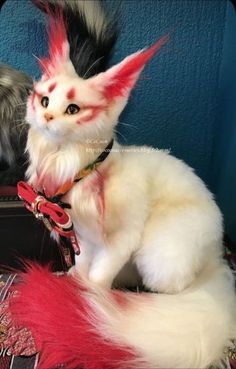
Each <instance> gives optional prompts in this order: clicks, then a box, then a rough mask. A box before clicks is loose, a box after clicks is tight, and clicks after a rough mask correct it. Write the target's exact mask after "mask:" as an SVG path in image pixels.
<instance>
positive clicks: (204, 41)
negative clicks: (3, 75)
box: [0, 0, 236, 233]
mask: <svg viewBox="0 0 236 369" xmlns="http://www.w3.org/2000/svg"><path fill="white" fill-rule="evenodd" d="M114 2H115V3H116V1H114ZM226 17H227V18H226ZM232 17H233V13H232V9H230V7H229V5H228V6H227V1H225V0H210V1H206V0H194V1H190V0H159V1H157V0H132V1H130V0H124V1H122V2H121V20H120V25H121V26H120V35H119V39H118V43H117V46H116V48H115V52H114V56H113V60H112V63H111V64H114V63H116V62H118V61H120V60H121V59H122V58H124V57H125V56H127V55H128V54H130V53H132V52H134V51H136V50H138V49H140V48H143V47H144V46H148V45H150V44H152V43H153V42H155V41H156V40H157V39H158V38H159V37H160V36H161V35H163V34H166V33H169V34H170V39H171V41H170V42H169V44H168V45H167V46H166V47H165V49H164V50H163V52H161V53H160V55H158V56H155V57H154V58H153V60H152V61H151V62H150V63H149V64H148V65H147V67H146V68H145V70H144V73H143V74H142V77H141V80H140V82H139V83H138V86H137V88H136V90H135V91H134V92H133V93H132V96H131V99H130V102H129V104H128V106H127V108H126V109H125V112H124V113H123V114H122V116H121V119H120V121H121V123H120V127H119V132H120V135H119V138H120V140H121V141H122V142H124V143H127V144H130V143H137V144H149V145H152V146H154V147H159V148H166V149H171V151H172V153H173V154H174V155H176V156H178V157H180V158H182V159H183V160H185V161H186V162H187V163H189V164H190V165H191V166H193V167H194V168H195V169H196V171H197V173H198V174H199V175H200V176H201V177H202V178H203V179H204V180H205V181H206V182H207V184H208V185H209V186H210V188H211V189H213V190H214V191H215V192H216V193H217V196H218V199H219V202H220V204H221V207H222V209H223V211H224V213H225V217H226V223H227V229H228V230H230V232H231V233H232V229H233V227H234V224H235V220H234V219H233V217H232V208H231V200H230V196H229V194H230V193H231V194H232V195H233V190H234V188H235V172H234V173H233V172H232V160H233V159H234V157H233V156H234V152H235V134H236V133H235V125H233V124H232V122H233V120H234V122H235V110H234V111H232V110H231V109H232V105H233V104H234V105H235V101H236V100H235V96H236V93H235V88H234V92H233V91H231V92H230V91H228V85H231V88H232V80H231V77H232V74H231V72H228V74H227V71H229V69H230V70H233V65H234V66H235V65H236V59H235V55H234V56H233V54H232V51H231V47H232V45H233V44H234V47H235V41H234V40H233V37H234V36H235V35H236V32H235V29H234V36H233V35H231V32H232V31H231V28H230V27H233V25H232V19H231V18H232ZM230 24H231V25H230ZM235 24H236V22H235ZM235 24H234V28H235ZM225 26H226V29H225ZM225 31H226V33H225ZM0 34H1V41H0V61H1V62H5V63H8V64H11V65H12V66H14V67H15V68H18V69H21V70H23V71H25V72H27V73H29V74H31V75H32V76H33V77H35V78H37V77H38V76H39V70H38V67H37V62H36V59H35V58H34V57H32V54H35V55H38V56H40V55H45V54H46V50H47V48H46V37H45V31H44V19H43V16H42V14H41V13H40V12H39V11H38V10H37V9H36V8H35V7H33V6H32V4H31V3H30V1H29V0H8V1H7V2H6V3H5V5H4V6H3V8H2V11H1V21H0ZM235 38H236V37H235ZM234 50H235V49H234ZM234 70H236V68H235V67H234ZM232 78H233V77H232ZM234 86H236V83H235V84H234ZM226 91H227V93H228V94H230V97H229V96H228V95H227V94H226ZM232 96H234V101H233V100H232V98H231V97H232ZM230 99H231V100H230ZM227 102H228V103H227ZM226 103H227V104H226ZM219 104H220V106H219ZM225 104H226V105H227V106H228V107H227V108H226V106H225ZM122 122H124V123H125V124H130V125H131V126H127V125H122ZM133 126H134V127H133ZM233 137H234V138H233ZM233 140H234V142H233V143H232V141H233ZM234 209H236V207H235V206H234ZM230 214H231V215H230ZM235 228H236V226H235Z"/></svg>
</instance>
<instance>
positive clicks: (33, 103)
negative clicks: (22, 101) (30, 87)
mask: <svg viewBox="0 0 236 369" xmlns="http://www.w3.org/2000/svg"><path fill="white" fill-rule="evenodd" d="M42 96H43V95H42V94H41V93H39V92H38V91H36V90H34V91H33V92H32V95H31V105H32V108H33V110H35V98H36V97H38V99H41V98H42Z"/></svg>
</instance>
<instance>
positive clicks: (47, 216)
mask: <svg viewBox="0 0 236 369" xmlns="http://www.w3.org/2000/svg"><path fill="white" fill-rule="evenodd" d="M17 190H18V196H19V198H20V199H21V200H23V201H24V205H25V207H26V209H28V210H29V211H31V213H33V214H34V216H35V217H36V218H37V219H40V220H42V221H43V222H44V224H45V226H46V227H47V228H48V229H49V231H52V230H54V231H56V232H57V233H58V234H59V235H61V236H64V237H67V238H70V240H71V243H72V246H73V249H74V252H75V254H76V255H79V254H80V247H79V243H78V240H77V238H76V235H75V232H74V230H73V223H72V221H71V218H70V215H69V214H68V213H67V212H66V211H65V210H64V209H62V208H61V207H60V206H59V205H58V204H55V203H53V202H51V201H49V200H48V199H46V198H45V197H44V196H43V195H41V194H40V195H39V194H38V193H37V192H36V191H35V190H34V189H33V188H32V187H31V186H30V185H29V184H28V183H26V182H23V181H20V182H18V184H17Z"/></svg>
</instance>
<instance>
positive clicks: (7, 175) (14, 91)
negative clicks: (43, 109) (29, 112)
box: [0, 64, 33, 185]
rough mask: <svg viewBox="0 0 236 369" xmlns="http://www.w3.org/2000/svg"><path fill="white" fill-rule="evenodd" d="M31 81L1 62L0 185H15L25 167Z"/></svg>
mask: <svg viewBox="0 0 236 369" xmlns="http://www.w3.org/2000/svg"><path fill="white" fill-rule="evenodd" d="M32 85H33V83H32V80H31V78H30V77H28V76H27V75H26V74H24V73H23V72H20V71H17V70H15V69H13V68H12V67H10V66H8V65H5V64H0V185H15V184H16V183H17V181H18V180H20V179H22V178H24V172H25V169H26V161H27V160H26V157H25V153H24V150H25V143H26V136H27V130H28V127H27V125H26V123H25V120H24V117H25V111H26V101H27V97H28V96H29V94H30V90H31V89H32Z"/></svg>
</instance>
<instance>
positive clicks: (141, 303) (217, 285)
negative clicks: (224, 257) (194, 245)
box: [86, 261, 236, 369]
mask: <svg viewBox="0 0 236 369" xmlns="http://www.w3.org/2000/svg"><path fill="white" fill-rule="evenodd" d="M87 285H88V282H87ZM233 285H234V281H233V278H232V274H231V272H230V271H229V269H228V267H227V266H226V265H223V264H222V263H217V262H214V261H213V262H211V261H210V262H209V263H208V265H207V267H205V268H204V269H203V270H202V272H201V273H200V275H199V278H198V280H196V281H195V282H194V283H193V284H192V286H191V287H190V288H188V289H186V290H185V291H183V292H181V293H179V294H176V295H167V294H150V293H146V294H140V295H138V296H137V295H135V294H128V295H127V296H126V299H125V301H124V305H123V306H122V304H121V305H120V304H117V302H115V301H114V299H112V297H111V296H110V292H104V290H99V289H98V288H97V287H94V285H91V286H90V289H89V293H86V299H87V301H89V303H90V305H91V306H92V308H93V311H94V327H95V329H96V330H99V331H100V333H101V336H102V337H104V338H105V339H112V340H113V341H114V342H116V343H117V344H125V345H129V346H130V347H131V348H134V349H135V350H136V352H137V353H139V357H140V358H143V362H141V363H140V362H137V363H136V366H135V367H136V368H137V369H144V368H145V369H154V368H155V369H157V368H162V369H164V368H175V369H176V368H181V369H183V368H188V369H189V368H191V369H193V368H196V369H200V368H208V367H209V366H210V365H216V366H217V365H220V361H221V359H222V358H223V351H224V348H225V346H226V345H229V346H230V340H229V339H230V338H231V337H235V333H236V331H235V314H236V312H235V296H234V295H233V294H232V290H233ZM144 363H145V364H144Z"/></svg>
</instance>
